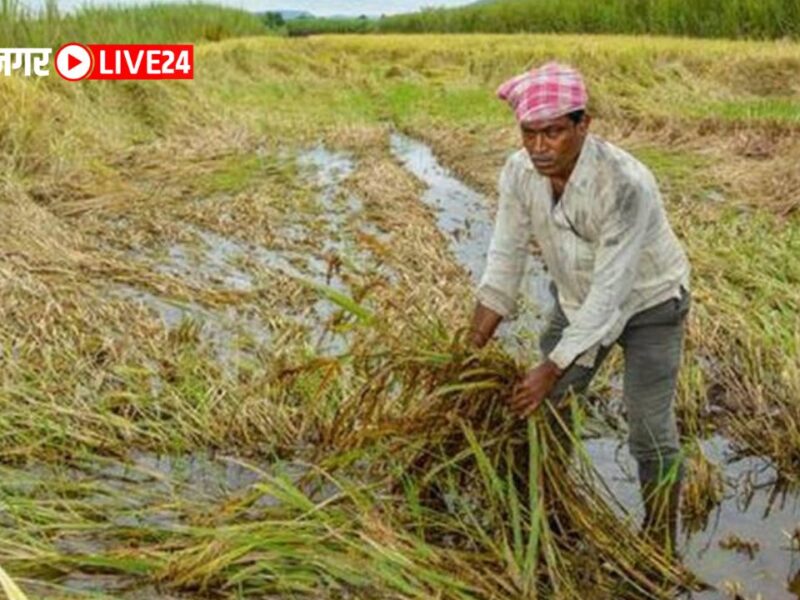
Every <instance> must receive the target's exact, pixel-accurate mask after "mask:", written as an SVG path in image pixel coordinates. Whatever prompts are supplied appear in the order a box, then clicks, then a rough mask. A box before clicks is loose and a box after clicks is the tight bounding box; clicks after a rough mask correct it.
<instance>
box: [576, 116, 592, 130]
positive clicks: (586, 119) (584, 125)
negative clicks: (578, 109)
mask: <svg viewBox="0 0 800 600" xmlns="http://www.w3.org/2000/svg"><path fill="white" fill-rule="evenodd" d="M591 122H592V115H590V114H589V113H583V118H582V119H581V120H580V122H579V123H578V125H577V127H578V131H579V132H580V133H581V135H586V134H587V132H588V131H589V124H590V123H591Z"/></svg>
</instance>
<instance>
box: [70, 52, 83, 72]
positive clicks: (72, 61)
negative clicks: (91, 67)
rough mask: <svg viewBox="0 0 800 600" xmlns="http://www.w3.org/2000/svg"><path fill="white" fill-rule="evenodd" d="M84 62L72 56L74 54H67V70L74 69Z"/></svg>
mask: <svg viewBox="0 0 800 600" xmlns="http://www.w3.org/2000/svg"><path fill="white" fill-rule="evenodd" d="M82 63H83V61H82V60H80V59H78V58H75V57H74V56H72V54H67V70H68V71H72V69H74V68H75V67H77V66H78V65H80V64H82Z"/></svg>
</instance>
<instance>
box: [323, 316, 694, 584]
mask: <svg viewBox="0 0 800 600" xmlns="http://www.w3.org/2000/svg"><path fill="white" fill-rule="evenodd" d="M376 327H378V326H377V325H376ZM446 331H447V329H446V327H444V326H443V324H441V323H437V322H435V321H431V322H429V323H428V324H427V325H423V326H420V327H417V329H416V331H415V334H414V335H410V334H409V333H408V332H407V331H406V332H404V333H403V334H402V335H392V334H391V333H390V332H388V331H387V332H385V333H386V336H385V338H384V341H385V342H386V344H387V347H385V348H381V349H380V350H378V349H376V348H375V346H372V347H371V348H370V350H369V351H368V352H366V353H364V354H362V355H359V356H353V355H351V356H350V360H351V361H352V365H353V367H354V368H356V369H360V370H362V373H361V375H362V377H363V380H364V383H363V385H362V386H361V387H360V388H359V389H357V390H355V391H354V392H353V393H351V394H349V395H348V397H347V398H346V399H344V400H342V401H341V402H340V403H339V405H338V409H337V411H336V414H335V415H334V416H333V417H332V418H331V419H330V420H329V421H328V422H327V423H326V424H322V423H321V424H320V438H319V441H320V446H319V447H318V449H317V451H318V459H319V460H320V463H321V464H322V465H324V466H325V467H326V468H330V469H332V470H334V471H337V472H340V473H354V472H357V473H359V475H358V477H359V478H361V479H362V480H363V479H364V478H365V477H366V478H367V479H368V480H369V481H372V482H376V483H375V484H374V485H375V486H377V488H376V489H379V490H381V494H383V495H382V497H381V500H380V508H379V509H377V512H375V511H376V508H375V507H374V506H373V507H372V508H370V511H371V512H370V514H371V515H372V517H371V518H374V517H375V515H376V514H377V515H379V517H378V518H379V519H381V520H382V521H383V522H384V523H385V526H386V527H388V528H389V529H390V530H391V531H403V532H405V533H407V532H409V531H413V532H415V533H416V535H417V536H418V539H419V540H420V541H424V543H425V544H426V545H429V546H431V547H433V548H436V549H438V550H439V551H443V550H444V549H447V551H456V552H458V555H459V557H460V562H459V565H461V566H459V568H462V567H463V563H466V564H468V565H470V569H471V570H472V572H477V573H481V574H482V575H481V576H480V577H479V579H480V580H481V581H483V580H491V581H494V585H493V587H492V588H491V589H492V591H491V592H490V593H488V594H486V591H485V590H483V592H482V593H478V594H477V595H478V597H506V596H505V595H506V594H510V596H511V597H517V598H518V597H531V598H533V597H554V598H582V597H588V596H587V594H591V597H593V598H605V597H608V598H641V597H669V596H670V595H671V594H674V592H675V591H676V590H677V589H678V588H680V587H682V586H686V585H690V584H691V576H690V575H689V574H688V573H686V572H685V571H684V570H683V569H682V568H681V567H680V566H678V565H677V564H674V563H672V562H671V561H670V560H669V559H667V558H666V557H665V556H664V553H663V551H661V550H659V549H657V548H655V547H653V546H651V545H649V543H648V542H646V541H645V540H644V539H642V538H641V537H640V536H639V535H638V534H637V532H636V528H635V526H632V524H631V523H630V522H629V520H628V519H625V518H620V514H621V513H623V514H624V509H623V508H622V507H621V506H620V505H619V504H618V503H616V501H615V500H614V498H613V496H612V495H611V494H610V492H609V491H608V490H607V489H605V488H604V484H603V482H602V480H601V479H600V477H599V476H598V475H597V473H596V472H595V471H594V469H593V468H592V463H591V459H590V457H589V456H588V455H587V453H586V452H585V450H584V449H583V448H582V446H581V441H580V434H581V425H582V420H583V416H582V413H581V410H580V409H579V407H578V405H577V403H574V402H573V403H572V404H571V406H570V407H567V408H571V410H565V407H563V406H561V407H556V406H555V405H553V404H549V403H548V404H547V405H546V406H544V407H542V408H540V410H539V411H538V412H537V413H536V414H535V416H534V417H532V418H531V419H530V420H529V421H528V422H527V423H525V422H521V421H517V420H515V419H512V418H511V417H510V416H509V414H508V412H507V410H506V409H505V406H504V399H505V398H507V397H508V396H509V394H510V393H511V386H513V384H514V382H515V381H516V380H517V377H518V376H519V375H520V374H521V373H522V368H521V366H520V365H518V364H516V363H515V362H514V361H513V360H512V359H511V358H510V357H509V356H508V355H507V354H505V353H504V352H502V351H501V350H499V349H497V348H489V349H487V350H486V351H483V352H481V353H479V354H473V353H471V352H470V351H469V350H465V349H464V346H463V344H461V342H460V337H459V336H458V335H456V336H455V337H451V336H449V335H448V334H447V332H446ZM386 521H388V523H386ZM450 564H451V563H450V562H449V561H445V562H444V563H443V565H442V566H443V567H444V568H445V569H448V566H449V565H450ZM453 575H454V576H456V577H461V575H460V573H459V572H458V571H456V572H454V573H453ZM473 591H475V590H473ZM446 597H450V596H449V595H446Z"/></svg>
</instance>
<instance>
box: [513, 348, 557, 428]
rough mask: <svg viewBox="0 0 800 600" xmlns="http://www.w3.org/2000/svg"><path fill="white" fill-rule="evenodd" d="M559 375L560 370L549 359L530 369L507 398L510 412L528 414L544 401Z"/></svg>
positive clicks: (521, 414) (518, 414) (519, 415)
mask: <svg viewBox="0 0 800 600" xmlns="http://www.w3.org/2000/svg"><path fill="white" fill-rule="evenodd" d="M559 377H561V370H560V369H559V368H558V367H557V366H556V364H555V363H554V362H551V361H549V360H546V361H544V362H543V363H541V364H539V365H538V366H536V368H534V369H531V370H530V371H529V372H528V373H527V374H526V375H525V377H524V378H523V379H522V381H520V382H519V383H517V385H515V386H514V391H513V394H512V396H511V399H510V400H509V407H510V408H511V412H513V413H514V414H516V415H517V416H518V417H522V418H525V417H527V416H528V415H530V414H531V413H532V412H533V411H534V410H536V408H537V407H538V406H539V405H540V404H541V403H542V402H543V401H544V399H545V398H546V397H547V395H548V394H549V393H550V392H552V391H553V388H554V387H555V385H556V382H557V381H558V378H559Z"/></svg>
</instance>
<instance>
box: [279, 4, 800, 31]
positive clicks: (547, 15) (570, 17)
mask: <svg viewBox="0 0 800 600" xmlns="http://www.w3.org/2000/svg"><path fill="white" fill-rule="evenodd" d="M293 30H294V31H298V32H299V31H302V32H303V33H305V34H311V33H364V32H375V33H389V32H393V33H468V32H472V33H523V32H528V33H533V32H538V33H626V34H650V35H653V34H655V35H675V36H680V35H685V36H692V37H709V38H754V39H774V38H782V37H793V38H796V37H798V36H800V4H798V2H796V0H765V1H763V2H762V1H758V0H702V1H697V2H675V1H674V0H650V1H645V2H641V1H629V0H605V1H603V2H593V1H592V0H552V1H551V0H496V1H494V2H484V3H478V4H475V5H469V6H465V7H460V8H449V9H447V8H429V9H423V10H422V11H420V12H418V13H409V14H403V15H393V16H389V17H383V18H381V19H380V20H376V21H372V22H369V23H363V22H358V21H355V20H328V19H313V20H312V19H307V20H305V21H304V22H303V23H302V24H297V25H295V24H294V23H291V24H290V28H289V31H290V32H291V31H293Z"/></svg>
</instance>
